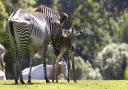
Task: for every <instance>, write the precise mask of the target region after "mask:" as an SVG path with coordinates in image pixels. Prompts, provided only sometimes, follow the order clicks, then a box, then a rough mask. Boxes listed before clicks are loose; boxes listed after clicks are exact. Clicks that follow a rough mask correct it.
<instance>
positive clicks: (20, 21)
mask: <svg viewBox="0 0 128 89" xmlns="http://www.w3.org/2000/svg"><path fill="white" fill-rule="evenodd" d="M11 21H12V22H16V23H25V24H31V22H30V21H26V20H20V19H13V20H11Z"/></svg>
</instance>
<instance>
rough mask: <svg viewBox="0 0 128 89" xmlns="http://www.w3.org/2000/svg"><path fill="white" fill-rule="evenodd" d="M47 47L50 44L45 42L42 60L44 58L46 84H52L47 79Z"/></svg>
mask: <svg viewBox="0 0 128 89" xmlns="http://www.w3.org/2000/svg"><path fill="white" fill-rule="evenodd" d="M47 46H48V42H47V41H44V44H43V47H42V53H43V54H42V58H43V67H44V79H45V80H46V83H50V81H49V80H48V77H47V69H46V65H47V63H46V52H47Z"/></svg>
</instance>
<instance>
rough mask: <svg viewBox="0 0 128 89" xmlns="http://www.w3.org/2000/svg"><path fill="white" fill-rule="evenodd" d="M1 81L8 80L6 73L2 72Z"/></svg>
mask: <svg viewBox="0 0 128 89" xmlns="http://www.w3.org/2000/svg"><path fill="white" fill-rule="evenodd" d="M0 80H6V76H5V72H4V71H1V70H0Z"/></svg>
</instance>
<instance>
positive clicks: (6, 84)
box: [0, 80, 128, 89]
mask: <svg viewBox="0 0 128 89" xmlns="http://www.w3.org/2000/svg"><path fill="white" fill-rule="evenodd" d="M25 82H26V81H25ZM32 82H33V83H32V84H31V85H28V84H25V85H22V84H20V83H19V84H18V85H15V84H14V81H13V80H5V81H2V80H1V81H0V89H128V81H127V80H118V81H116V80H80V81H77V83H74V82H73V81H71V82H70V83H67V81H65V80H59V83H49V84H46V83H45V81H42V80H39V81H35V80H33V81H32Z"/></svg>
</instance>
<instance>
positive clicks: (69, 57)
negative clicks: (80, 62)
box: [67, 57, 70, 83]
mask: <svg viewBox="0 0 128 89" xmlns="http://www.w3.org/2000/svg"><path fill="white" fill-rule="evenodd" d="M69 58H70V57H69ZM69 58H68V61H67V62H68V63H67V64H68V83H69V81H70V78H69V76H70V71H69V70H70V61H69Z"/></svg>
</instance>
